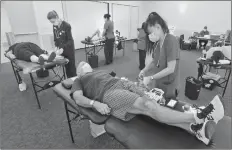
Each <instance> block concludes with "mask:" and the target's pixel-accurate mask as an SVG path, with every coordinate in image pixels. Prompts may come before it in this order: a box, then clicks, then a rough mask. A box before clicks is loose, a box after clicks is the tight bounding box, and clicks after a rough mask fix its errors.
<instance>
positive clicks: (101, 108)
mask: <svg viewBox="0 0 232 150" xmlns="http://www.w3.org/2000/svg"><path fill="white" fill-rule="evenodd" d="M70 96H71V98H72V99H73V100H74V101H75V102H76V104H77V105H79V106H82V107H85V108H93V109H95V110H97V111H98V112H99V113H101V114H102V115H108V114H109V113H110V108H109V107H108V105H106V104H103V103H101V102H98V101H95V100H91V99H89V98H87V97H85V96H84V95H83V91H82V88H81V84H80V80H79V78H77V79H76V80H75V81H74V83H73V86H72V89H71V93H70Z"/></svg>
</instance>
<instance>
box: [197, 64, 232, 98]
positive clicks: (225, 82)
mask: <svg viewBox="0 0 232 150" xmlns="http://www.w3.org/2000/svg"><path fill="white" fill-rule="evenodd" d="M197 63H198V64H199V67H202V68H204V66H206V67H205V69H204V70H203V73H202V74H201V75H200V76H199V77H198V79H199V78H202V76H203V75H204V74H206V72H207V70H209V72H210V70H211V68H212V67H213V68H215V69H217V70H219V69H223V70H225V74H224V77H222V78H220V79H219V81H218V85H217V86H218V87H220V88H222V89H223V91H222V97H224V95H225V92H226V89H227V85H228V82H229V80H230V76H231V69H232V68H231V65H213V64H211V63H207V62H204V61H197Z"/></svg>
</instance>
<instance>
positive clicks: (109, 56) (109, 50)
mask: <svg viewBox="0 0 232 150" xmlns="http://www.w3.org/2000/svg"><path fill="white" fill-rule="evenodd" d="M114 41H115V39H107V40H106V41H105V46H104V53H105V58H106V63H111V62H113V54H114Z"/></svg>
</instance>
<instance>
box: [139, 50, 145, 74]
mask: <svg viewBox="0 0 232 150" xmlns="http://www.w3.org/2000/svg"><path fill="white" fill-rule="evenodd" d="M145 59H146V51H145V50H139V69H140V70H142V69H143V68H144V67H145Z"/></svg>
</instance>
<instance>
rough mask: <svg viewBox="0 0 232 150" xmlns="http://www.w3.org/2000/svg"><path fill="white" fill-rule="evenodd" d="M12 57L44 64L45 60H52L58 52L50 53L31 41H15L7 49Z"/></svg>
mask: <svg viewBox="0 0 232 150" xmlns="http://www.w3.org/2000/svg"><path fill="white" fill-rule="evenodd" d="M6 55H8V56H9V57H10V58H12V59H15V58H16V59H19V60H24V61H27V62H34V63H39V64H40V65H43V64H44V62H45V61H48V62H52V61H53V60H54V59H55V57H56V53H55V52H52V53H51V54H50V55H49V54H48V52H46V51H45V50H42V49H41V48H40V47H39V46H38V45H36V44H34V43H31V42H21V43H15V44H13V45H12V46H10V47H9V49H8V50H7V51H6Z"/></svg>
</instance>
